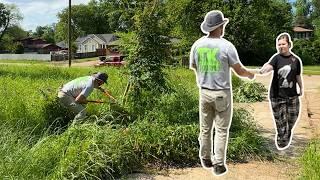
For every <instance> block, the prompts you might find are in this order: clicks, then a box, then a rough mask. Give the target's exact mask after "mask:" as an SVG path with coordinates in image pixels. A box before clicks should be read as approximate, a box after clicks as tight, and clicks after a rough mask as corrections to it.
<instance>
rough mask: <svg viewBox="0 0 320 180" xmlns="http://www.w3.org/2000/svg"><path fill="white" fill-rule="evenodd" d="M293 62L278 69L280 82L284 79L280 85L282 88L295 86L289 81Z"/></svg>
mask: <svg viewBox="0 0 320 180" xmlns="http://www.w3.org/2000/svg"><path fill="white" fill-rule="evenodd" d="M291 69H292V68H291V64H289V65H285V66H283V67H282V68H280V69H279V70H278V77H279V80H280V82H281V81H282V84H281V85H280V88H292V87H293V82H292V81H291V82H288V79H287V77H288V75H289V73H290V71H291Z"/></svg>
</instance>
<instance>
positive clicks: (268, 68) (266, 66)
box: [260, 63, 273, 74]
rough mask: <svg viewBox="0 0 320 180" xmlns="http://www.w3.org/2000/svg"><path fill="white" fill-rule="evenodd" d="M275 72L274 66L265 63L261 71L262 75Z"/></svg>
mask: <svg viewBox="0 0 320 180" xmlns="http://www.w3.org/2000/svg"><path fill="white" fill-rule="evenodd" d="M272 70H273V66H272V65H270V64H269V63H265V64H264V65H263V66H262V68H261V69H260V74H266V73H269V72H270V71H272Z"/></svg>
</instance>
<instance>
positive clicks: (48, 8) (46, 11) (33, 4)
mask: <svg viewBox="0 0 320 180" xmlns="http://www.w3.org/2000/svg"><path fill="white" fill-rule="evenodd" d="M89 1H90V0H71V4H72V5H76V4H88V2H89ZM294 1H296V0H289V2H294ZM0 2H1V3H4V4H15V5H16V6H17V7H18V8H19V10H20V12H21V14H22V15H23V20H22V21H21V22H20V25H21V27H22V28H23V29H24V30H26V31H29V30H32V31H35V29H36V27H37V26H45V25H51V24H52V23H57V22H58V18H57V14H58V12H60V11H61V10H62V9H64V8H66V7H68V3H69V1H68V0H0Z"/></svg>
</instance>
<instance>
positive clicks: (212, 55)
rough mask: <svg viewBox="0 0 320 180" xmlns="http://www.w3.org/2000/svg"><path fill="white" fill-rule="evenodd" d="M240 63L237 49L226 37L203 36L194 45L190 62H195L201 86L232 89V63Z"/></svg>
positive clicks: (214, 88) (198, 81)
mask: <svg viewBox="0 0 320 180" xmlns="http://www.w3.org/2000/svg"><path fill="white" fill-rule="evenodd" d="M236 63H239V58H238V54H237V51H236V49H235V47H234V46H233V44H232V43H230V42H229V41H227V40H226V39H224V38H209V37H202V38H200V39H199V40H198V41H196V42H195V43H194V45H193V47H192V50H191V55H190V64H195V66H196V71H197V83H198V86H199V87H201V88H206V89H213V90H220V89H230V65H233V64H236Z"/></svg>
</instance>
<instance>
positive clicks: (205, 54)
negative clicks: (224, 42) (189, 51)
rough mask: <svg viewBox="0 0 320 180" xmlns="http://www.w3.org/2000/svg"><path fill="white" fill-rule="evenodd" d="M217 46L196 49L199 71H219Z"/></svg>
mask: <svg viewBox="0 0 320 180" xmlns="http://www.w3.org/2000/svg"><path fill="white" fill-rule="evenodd" d="M218 52H219V49H218V48H199V49H197V54H198V62H199V71H200V72H201V73H215V72H218V71H220V68H221V63H220V61H219V60H218V59H217V54H218Z"/></svg>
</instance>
